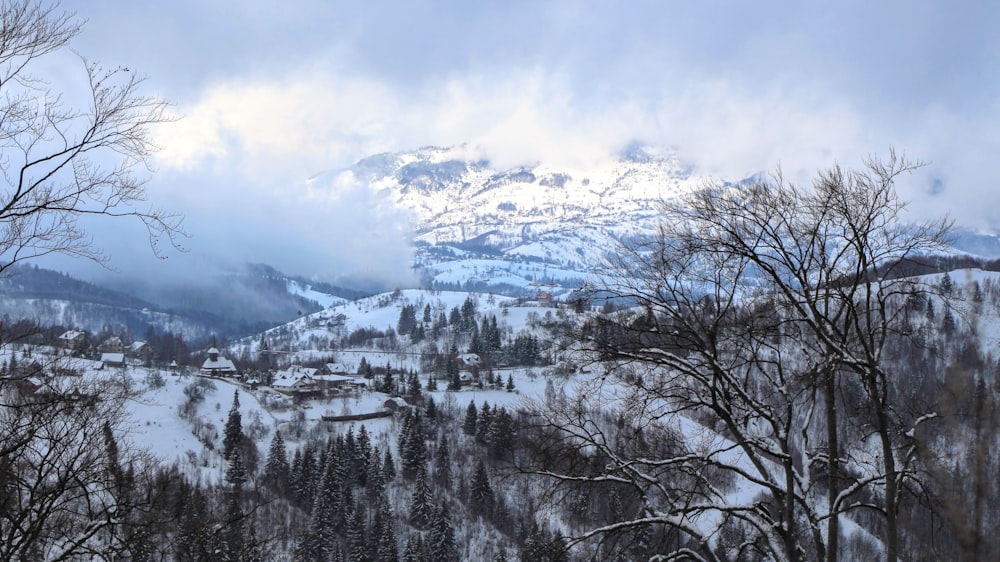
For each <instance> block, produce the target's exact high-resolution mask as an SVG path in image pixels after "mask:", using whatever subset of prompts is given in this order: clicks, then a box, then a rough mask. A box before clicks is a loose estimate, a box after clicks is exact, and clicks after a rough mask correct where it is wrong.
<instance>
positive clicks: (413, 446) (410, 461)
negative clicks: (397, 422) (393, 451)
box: [399, 410, 427, 480]
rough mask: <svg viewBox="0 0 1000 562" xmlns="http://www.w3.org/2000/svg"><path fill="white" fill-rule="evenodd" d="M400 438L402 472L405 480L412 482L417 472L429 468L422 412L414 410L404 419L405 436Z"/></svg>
mask: <svg viewBox="0 0 1000 562" xmlns="http://www.w3.org/2000/svg"><path fill="white" fill-rule="evenodd" d="M407 421H408V422H409V423H406V422H407ZM400 437H401V442H400V453H399V455H400V464H401V465H402V466H401V469H402V470H401V472H402V473H403V478H405V479H407V480H412V479H413V477H414V476H416V474H417V471H421V470H426V468H427V444H426V443H425V442H424V430H423V424H422V423H421V421H420V410H413V411H412V413H410V414H408V415H407V417H406V418H405V419H404V426H403V434H402V435H401V436H400Z"/></svg>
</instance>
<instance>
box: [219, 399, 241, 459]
mask: <svg viewBox="0 0 1000 562" xmlns="http://www.w3.org/2000/svg"><path fill="white" fill-rule="evenodd" d="M242 442H243V421H242V419H241V418H240V391H239V390H235V391H233V406H232V407H231V408H230V409H229V417H228V418H227V419H226V428H225V431H224V435H223V438H222V458H224V459H226V460H229V457H230V456H231V455H232V454H233V451H234V450H235V449H236V448H237V447H239V446H240V445H241V444H242Z"/></svg>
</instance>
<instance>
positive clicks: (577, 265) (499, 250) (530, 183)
mask: <svg viewBox="0 0 1000 562" xmlns="http://www.w3.org/2000/svg"><path fill="white" fill-rule="evenodd" d="M468 152H469V151H468V149H467V147H465V146H455V147H450V148H435V147H427V148H422V149H419V150H416V151H412V152H405V153H396V154H388V153H387V154H379V155H375V156H372V157H369V158H366V159H364V160H362V161H360V162H358V163H357V164H356V165H355V166H353V167H351V168H348V169H346V170H340V171H335V172H326V173H324V174H320V175H318V176H316V177H314V178H312V180H311V182H312V183H313V185H315V186H316V187H317V189H322V188H323V186H324V185H326V184H329V183H334V182H339V183H342V182H361V183H363V184H366V185H368V186H369V187H370V188H371V189H374V190H377V191H379V192H381V193H383V194H385V195H386V196H387V197H389V198H390V199H391V200H393V201H395V202H396V204H397V205H398V206H399V207H401V208H403V209H407V210H409V211H410V212H411V213H412V214H413V216H414V217H415V222H416V232H415V242H416V244H417V249H418V251H417V255H416V260H415V266H416V267H417V268H419V269H421V270H422V271H423V272H424V276H425V280H426V281H428V282H430V283H432V286H433V287H436V288H447V289H470V290H493V291H500V292H504V293H507V294H513V295H524V294H529V293H531V292H533V290H532V289H531V288H530V287H529V285H531V284H532V283H544V284H549V285H552V286H553V290H555V291H556V292H557V293H562V292H564V291H565V290H567V289H569V288H572V287H575V286H578V284H579V282H580V279H581V277H582V275H581V274H582V273H586V272H590V271H593V268H594V266H595V265H597V264H598V263H600V261H601V260H602V259H603V258H604V254H605V252H608V251H613V250H614V248H616V247H617V245H618V244H619V243H620V242H621V241H622V240H626V239H629V238H632V237H636V236H642V235H645V234H649V233H651V232H653V230H654V229H655V227H656V224H657V220H658V219H657V217H658V215H659V212H658V211H659V206H660V204H661V202H662V201H663V200H664V199H669V198H671V197H673V196H676V195H677V194H680V193H684V192H687V191H689V190H691V189H694V188H697V187H698V186H699V185H701V184H702V182H703V181H704V179H703V178H699V177H696V176H692V175H691V173H690V171H689V170H688V169H687V168H685V167H684V165H683V164H682V163H681V162H680V160H679V158H678V157H677V155H676V154H674V153H673V152H665V151H655V150H653V149H651V148H643V147H637V146H634V147H630V149H629V150H627V151H625V152H623V153H622V154H620V155H619V156H618V158H617V159H614V160H613V161H610V162H608V163H606V164H604V165H601V166H595V167H593V168H592V169H589V170H585V171H584V170H581V171H572V170H556V169H551V168H549V167H546V166H545V165H544V164H539V165H534V166H525V167H519V168H514V169H506V170H504V169H496V168H493V167H492V166H491V165H490V163H489V162H487V161H483V160H468V159H467V158H468Z"/></svg>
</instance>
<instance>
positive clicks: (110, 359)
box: [101, 353, 125, 367]
mask: <svg viewBox="0 0 1000 562" xmlns="http://www.w3.org/2000/svg"><path fill="white" fill-rule="evenodd" d="M101 363H103V364H104V366H105V367H124V366H125V354H124V353H102V354H101Z"/></svg>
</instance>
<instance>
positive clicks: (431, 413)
mask: <svg viewBox="0 0 1000 562" xmlns="http://www.w3.org/2000/svg"><path fill="white" fill-rule="evenodd" d="M424 416H426V417H427V419H428V420H429V421H432V422H433V421H437V404H435V403H434V397H433V396H428V397H427V402H426V404H425V405H424Z"/></svg>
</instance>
